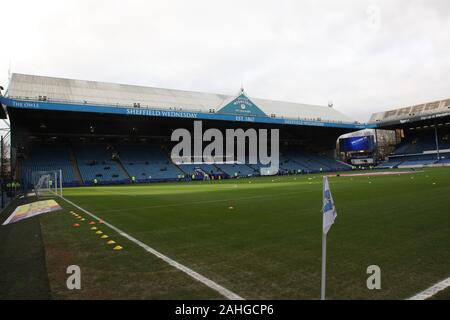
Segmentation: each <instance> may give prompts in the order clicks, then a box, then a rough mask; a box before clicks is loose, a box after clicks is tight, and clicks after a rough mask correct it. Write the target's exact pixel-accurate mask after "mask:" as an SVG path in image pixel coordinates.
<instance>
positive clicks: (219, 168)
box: [1, 74, 366, 186]
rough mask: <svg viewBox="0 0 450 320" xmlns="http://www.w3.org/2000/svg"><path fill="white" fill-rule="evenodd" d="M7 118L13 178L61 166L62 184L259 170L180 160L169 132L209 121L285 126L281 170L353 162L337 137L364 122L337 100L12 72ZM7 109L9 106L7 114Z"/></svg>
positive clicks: (221, 125) (26, 179)
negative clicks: (316, 101) (339, 154)
mask: <svg viewBox="0 0 450 320" xmlns="http://www.w3.org/2000/svg"><path fill="white" fill-rule="evenodd" d="M1 99H2V100H1V102H2V105H3V106H4V107H5V110H6V112H7V114H8V117H9V119H10V124H11V159H12V166H13V168H12V169H13V172H14V174H15V177H16V179H20V180H21V181H22V182H23V184H24V185H29V184H30V183H32V181H31V175H32V173H33V172H37V171H53V170H62V172H63V184H64V186H80V185H92V184H126V183H149V182H161V181H175V180H183V179H189V180H191V179H205V177H207V178H220V179H222V178H230V177H232V178H239V177H249V176H255V175H259V174H260V168H261V167H262V165H261V164H254V165H251V164H245V163H238V162H236V161H231V162H229V163H228V162H227V163H205V162H202V161H200V162H198V161H193V162H191V163H186V164H184V163H181V164H175V163H174V162H173V161H172V159H171V157H170V150H171V147H172V146H173V142H171V141H170V137H171V133H172V132H173V130H175V129H177V128H185V129H187V130H189V131H192V127H193V122H194V120H202V121H203V127H204V128H205V129H207V128H218V129H219V130H225V128H242V129H244V130H246V129H248V128H256V129H257V128H266V129H270V128H277V129H280V170H279V172H278V174H290V173H291V174H292V173H314V172H322V171H323V172H329V171H341V170H350V169H351V166H349V165H348V164H345V163H343V162H340V161H338V160H336V157H335V148H336V140H337V138H338V137H339V136H341V135H342V134H345V133H349V132H353V131H357V130H360V129H363V128H365V127H366V126H365V125H364V124H360V123H358V122H356V121H354V120H352V119H351V118H349V117H347V116H345V115H344V114H342V113H340V112H339V111H337V110H336V109H334V108H333V107H332V106H315V105H306V104H299V103H291V102H280V101H271V100H265V99H258V98H252V97H248V96H247V95H246V93H245V92H244V90H243V89H241V90H240V91H239V92H238V93H237V94H236V95H223V94H211V93H201V92H190V91H182V90H171V89H161V88H152V87H142V86H133V85H123V84H114V83H103V82H95V81H82V80H71V79H62V78H52V77H44V76H35V75H26V74H12V77H11V80H10V83H9V87H8V89H7V90H6V93H5V95H4V96H3V97H1ZM3 117H6V114H4V115H3Z"/></svg>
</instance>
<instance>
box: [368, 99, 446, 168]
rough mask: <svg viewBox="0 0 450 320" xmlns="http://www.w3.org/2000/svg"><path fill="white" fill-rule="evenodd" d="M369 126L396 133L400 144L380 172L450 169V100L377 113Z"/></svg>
mask: <svg viewBox="0 0 450 320" xmlns="http://www.w3.org/2000/svg"><path fill="white" fill-rule="evenodd" d="M369 123H370V124H372V125H376V127H377V128H381V129H386V130H395V133H396V136H397V141H398V142H399V143H398V144H397V145H396V146H395V149H394V150H393V152H392V153H391V154H390V155H389V156H388V157H387V159H386V161H384V162H383V163H381V164H379V165H378V168H416V167H424V166H449V165H450V140H449V135H450V99H446V100H439V101H433V102H428V103H423V104H418V105H415V106H410V107H404V108H399V109H394V110H390V111H386V112H379V113H375V114H373V115H372V117H371V119H370V121H369Z"/></svg>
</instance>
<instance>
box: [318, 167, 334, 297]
mask: <svg viewBox="0 0 450 320" xmlns="http://www.w3.org/2000/svg"><path fill="white" fill-rule="evenodd" d="M322 214H323V224H322V285H321V290H320V298H321V300H325V282H326V266H327V233H328V231H330V228H331V226H332V225H333V223H334V219H336V216H337V213H336V208H335V206H334V202H333V197H332V196H331V191H330V185H329V184H328V177H327V176H324V177H323V206H322Z"/></svg>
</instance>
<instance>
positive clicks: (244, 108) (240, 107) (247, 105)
mask: <svg viewBox="0 0 450 320" xmlns="http://www.w3.org/2000/svg"><path fill="white" fill-rule="evenodd" d="M218 113H225V114H238V115H245V116H255V117H267V115H266V114H265V113H264V112H263V111H262V110H261V109H260V108H258V107H257V106H256V105H255V104H254V103H253V102H252V101H251V100H250V99H249V98H247V96H246V95H245V94H244V93H242V94H240V95H239V96H238V97H237V98H236V99H234V100H233V101H231V102H229V103H228V104H226V105H225V106H224V107H222V108H221V109H220V110H219V111H218Z"/></svg>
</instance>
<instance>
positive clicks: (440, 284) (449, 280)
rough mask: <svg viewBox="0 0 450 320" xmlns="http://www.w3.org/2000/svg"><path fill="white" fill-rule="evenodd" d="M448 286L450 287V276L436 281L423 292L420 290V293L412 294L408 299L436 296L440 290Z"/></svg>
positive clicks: (423, 298) (424, 298)
mask: <svg viewBox="0 0 450 320" xmlns="http://www.w3.org/2000/svg"><path fill="white" fill-rule="evenodd" d="M448 287H450V277H449V278H447V279H445V280H442V281H440V282H438V283H436V284H435V285H433V286H431V287H429V288H428V289H426V290H424V291H422V292H419V293H418V294H416V295H414V296H412V297H411V298H409V299H407V300H426V299H429V298H431V297H432V296H434V295H435V294H436V293H438V292H439V291H442V290H444V289H447V288H448Z"/></svg>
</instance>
